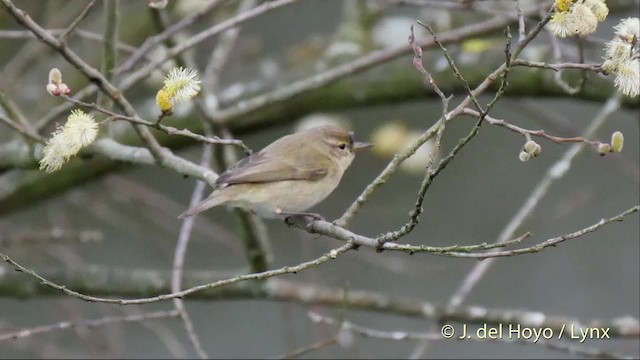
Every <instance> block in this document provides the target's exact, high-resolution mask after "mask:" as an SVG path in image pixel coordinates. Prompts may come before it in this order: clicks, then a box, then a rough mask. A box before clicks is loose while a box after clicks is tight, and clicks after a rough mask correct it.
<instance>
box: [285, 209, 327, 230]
mask: <svg viewBox="0 0 640 360" xmlns="http://www.w3.org/2000/svg"><path fill="white" fill-rule="evenodd" d="M280 215H284V216H286V217H285V218H284V222H285V223H286V224H287V225H289V226H292V225H294V224H296V223H301V224H303V225H304V226H305V227H306V228H307V229H309V230H310V226H311V224H312V223H313V221H316V220H322V221H324V218H323V217H322V216H321V215H320V214H316V213H290V212H280Z"/></svg>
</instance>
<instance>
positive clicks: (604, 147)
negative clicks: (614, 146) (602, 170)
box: [598, 143, 611, 156]
mask: <svg viewBox="0 0 640 360" xmlns="http://www.w3.org/2000/svg"><path fill="white" fill-rule="evenodd" d="M609 152H611V145H609V144H607V143H602V144H600V145H598V153H599V154H600V156H605V155H606V154H607V153H609Z"/></svg>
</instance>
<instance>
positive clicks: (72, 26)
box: [58, 0, 96, 43]
mask: <svg viewBox="0 0 640 360" xmlns="http://www.w3.org/2000/svg"><path fill="white" fill-rule="evenodd" d="M95 3H96V0H91V1H90V2H89V3H88V4H87V5H86V6H85V7H84V9H83V10H82V12H80V14H79V15H78V16H77V17H76V18H75V19H73V21H72V22H71V24H69V26H68V27H67V28H66V29H65V30H64V31H63V32H62V33H61V34H60V35H59V36H58V40H60V41H61V42H62V43H66V42H67V38H68V37H69V34H71V33H72V32H73V31H74V30H75V28H76V27H77V26H78V25H80V22H81V21H82V20H83V19H84V18H85V17H86V16H87V15H89V11H91V9H92V8H93V6H94V5H95Z"/></svg>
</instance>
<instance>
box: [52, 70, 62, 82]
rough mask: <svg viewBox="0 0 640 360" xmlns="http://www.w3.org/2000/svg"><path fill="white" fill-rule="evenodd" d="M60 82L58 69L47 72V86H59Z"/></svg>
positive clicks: (60, 76) (60, 75)
mask: <svg viewBox="0 0 640 360" xmlns="http://www.w3.org/2000/svg"><path fill="white" fill-rule="evenodd" d="M61 82H62V73H61V72H60V70H58V68H53V69H51V70H50V71H49V84H55V85H59V84H60V83H61Z"/></svg>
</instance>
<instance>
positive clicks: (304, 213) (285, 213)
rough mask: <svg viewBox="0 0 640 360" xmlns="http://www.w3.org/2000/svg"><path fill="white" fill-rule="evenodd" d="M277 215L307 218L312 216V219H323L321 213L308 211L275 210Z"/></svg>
mask: <svg viewBox="0 0 640 360" xmlns="http://www.w3.org/2000/svg"><path fill="white" fill-rule="evenodd" d="M277 213H278V215H284V216H286V217H287V218H289V217H292V216H295V217H308V218H312V219H313V220H322V221H325V219H324V217H322V215H320V214H317V213H309V212H285V211H278V212H277Z"/></svg>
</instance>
